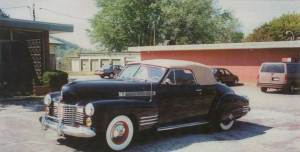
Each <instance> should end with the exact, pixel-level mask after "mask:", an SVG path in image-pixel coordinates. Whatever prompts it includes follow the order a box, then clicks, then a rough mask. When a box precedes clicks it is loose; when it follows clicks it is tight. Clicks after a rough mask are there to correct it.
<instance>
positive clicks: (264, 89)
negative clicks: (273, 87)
mask: <svg viewBox="0 0 300 152" xmlns="http://www.w3.org/2000/svg"><path fill="white" fill-rule="evenodd" d="M260 90H261V92H267V90H268V88H264V87H261V88H260Z"/></svg>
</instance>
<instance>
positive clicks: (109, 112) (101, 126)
mask: <svg viewBox="0 0 300 152" xmlns="http://www.w3.org/2000/svg"><path fill="white" fill-rule="evenodd" d="M92 104H93V105H94V107H95V113H94V115H93V116H92V120H93V127H95V128H96V129H97V131H101V132H105V131H106V127H107V126H108V124H109V122H110V121H111V120H112V119H113V118H114V117H116V116H118V115H126V116H128V117H129V118H130V119H131V121H132V122H133V124H134V127H135V129H136V130H139V131H141V130H145V129H150V128H152V127H153V126H154V125H155V124H151V125H140V118H141V117H147V116H155V115H157V114H158V110H157V105H156V104H155V103H152V102H149V101H145V100H134V99H118V100H101V101H94V102H92Z"/></svg>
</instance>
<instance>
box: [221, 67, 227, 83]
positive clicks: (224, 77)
mask: <svg viewBox="0 0 300 152" xmlns="http://www.w3.org/2000/svg"><path fill="white" fill-rule="evenodd" d="M219 75H220V79H221V81H222V82H227V81H228V78H227V75H226V73H225V71H224V69H220V70H219Z"/></svg>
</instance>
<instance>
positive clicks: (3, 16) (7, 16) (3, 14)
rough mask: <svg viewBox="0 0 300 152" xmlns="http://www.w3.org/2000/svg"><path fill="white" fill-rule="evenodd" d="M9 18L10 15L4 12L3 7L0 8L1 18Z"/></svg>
mask: <svg viewBox="0 0 300 152" xmlns="http://www.w3.org/2000/svg"><path fill="white" fill-rule="evenodd" d="M1 17H2V18H9V15H8V14H6V13H4V12H3V11H2V10H1V9H0V18H1Z"/></svg>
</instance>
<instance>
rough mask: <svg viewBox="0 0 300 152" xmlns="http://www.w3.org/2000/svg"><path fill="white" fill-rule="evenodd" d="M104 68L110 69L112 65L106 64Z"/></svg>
mask: <svg viewBox="0 0 300 152" xmlns="http://www.w3.org/2000/svg"><path fill="white" fill-rule="evenodd" d="M102 69H110V65H104V66H103V67H102Z"/></svg>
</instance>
